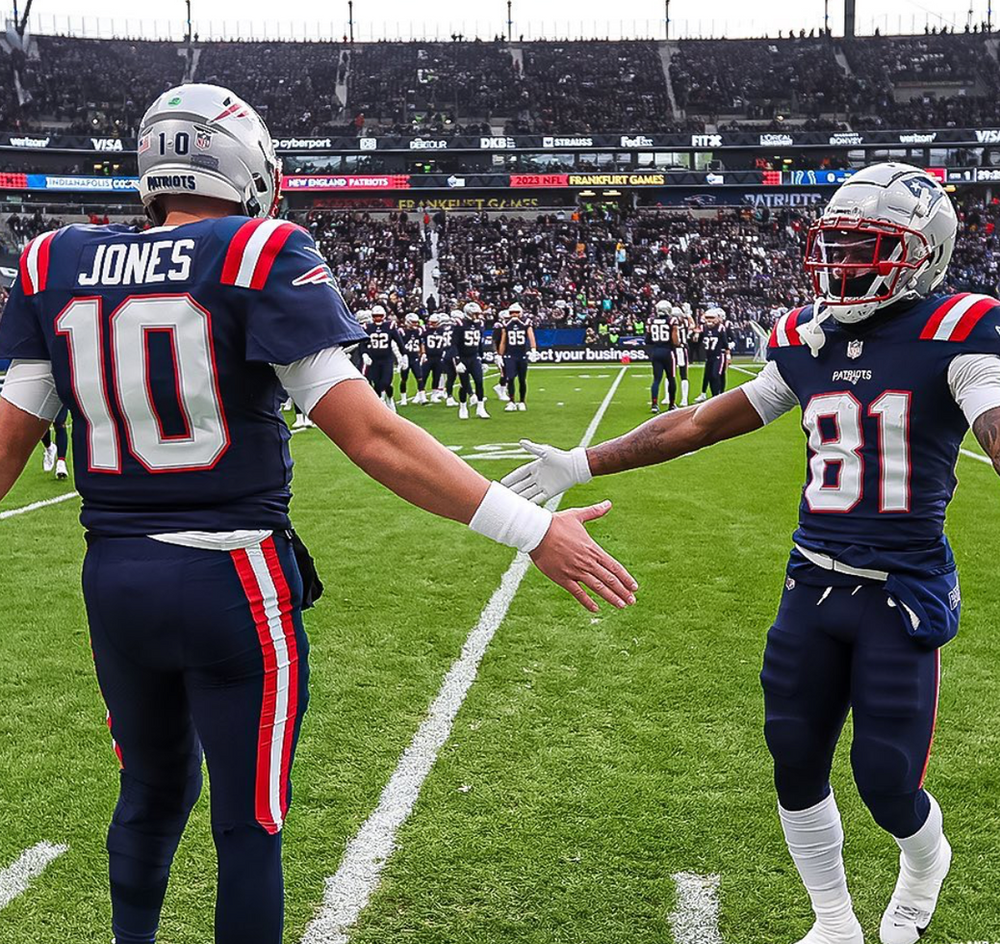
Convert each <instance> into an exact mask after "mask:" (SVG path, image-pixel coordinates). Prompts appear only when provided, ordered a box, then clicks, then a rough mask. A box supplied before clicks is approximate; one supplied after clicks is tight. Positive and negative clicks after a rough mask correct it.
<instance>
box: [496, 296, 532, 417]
mask: <svg viewBox="0 0 1000 944" xmlns="http://www.w3.org/2000/svg"><path fill="white" fill-rule="evenodd" d="M508 316H509V317H508V320H507V322H506V323H505V324H504V328H503V332H502V334H501V335H500V346H499V349H498V354H499V355H500V357H501V358H502V359H503V363H504V365H505V373H506V376H507V397H508V399H509V401H510V402H509V403H508V404H507V406H506V407H505V409H506V410H507V411H509V412H511V413H513V412H514V411H515V410H520V411H522V412H524V411H525V410H527V409H528V405H527V404H526V403H525V399H526V397H527V395H528V362H529V361H530V360H532V359H533V358H534V357H536V356H537V351H538V346H537V345H536V344H535V329H534V328H532V327H531V325H530V324H528V318H527V316H526V315H525V314H524V309H523V308H522V307H521V306H520V305H518V304H516V303H515V304H513V305H511V306H510V308H509V309H508ZM515 380H516V381H517V383H518V387H519V390H518V399H517V400H515V399H514V381H515Z"/></svg>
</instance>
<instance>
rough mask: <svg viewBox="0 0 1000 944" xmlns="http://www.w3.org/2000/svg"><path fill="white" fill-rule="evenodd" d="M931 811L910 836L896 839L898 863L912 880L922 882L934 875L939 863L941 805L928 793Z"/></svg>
mask: <svg viewBox="0 0 1000 944" xmlns="http://www.w3.org/2000/svg"><path fill="white" fill-rule="evenodd" d="M927 796H928V797H929V798H930V801H931V811H930V813H929V814H928V816H927V821H926V822H925V823H924V825H923V826H921V827H920V829H918V830H917V831H916V832H915V833H914V834H913V835H912V836H909V837H908V838H906V839H898V838H897V839H896V844H897V845H898V846H899V849H900V852H902V857H901V860H900V864H901V865H902V869H903V871H904V872H905V874H906V878H907V879H908V880H910V881H913V882H923V881H926V880H927V879H929V878H932V877H933V876H934V872H935V870H936V869H937V867H938V865H939V864H940V852H941V840H942V839H943V838H944V829H943V826H942V817H941V807H940V805H939V804H938V801H937V800H935V799H934V797H932V796H931V795H930V794H929V793H928V794H927Z"/></svg>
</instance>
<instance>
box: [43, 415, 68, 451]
mask: <svg viewBox="0 0 1000 944" xmlns="http://www.w3.org/2000/svg"><path fill="white" fill-rule="evenodd" d="M68 418H69V410H68V409H67V408H66V407H62V409H60V410H59V412H58V413H57V414H56V418H55V419H54V420H53V421H52V427H53V428H54V429H55V431H56V458H57V459H62V460H63V461H64V462H65V461H66V456H67V455H68V454H69V433H67V431H66V420H67V419H68ZM42 445H43V446H45V448H46V449H48V448H49V446H51V445H52V434H51V433H50V432H49V430H45V435H44V436H42Z"/></svg>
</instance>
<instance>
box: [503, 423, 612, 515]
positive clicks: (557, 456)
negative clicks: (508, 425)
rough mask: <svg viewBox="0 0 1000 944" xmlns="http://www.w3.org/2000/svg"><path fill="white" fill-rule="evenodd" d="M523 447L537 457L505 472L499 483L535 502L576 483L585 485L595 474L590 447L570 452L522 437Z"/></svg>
mask: <svg viewBox="0 0 1000 944" xmlns="http://www.w3.org/2000/svg"><path fill="white" fill-rule="evenodd" d="M521 448H522V449H524V450H526V451H527V452H530V453H531V454H532V455H535V456H538V458H537V459H535V461H534V462H529V463H528V464H527V465H522V466H521V467H520V468H519V469H515V470H514V471H513V472H510V473H509V474H507V475H505V476H504V477H503V478H502V479H501V480H500V484H501V485H506V486H507V488H509V489H510V490H511V491H512V492H514V494H516V495H520V496H521V497H522V498H527V499H528V500H529V501H533V502H534V503H535V504H536V505H542V504H544V503H545V502H547V501H548V500H549V499H550V498H555V496H556V495H561V494H562V493H563V492H565V491H566V490H567V489H570V488H572V487H573V486H574V485H585V484H586V483H587V482H589V481H590V480H591V479H592V478H593V475H592V474H591V471H590V464H589V463H588V462H587V450H586V449H584V448H583V447H582V446H581V447H577V448H576V449H570V450H569V452H567V451H566V450H564V449H556V447H555V446H540V445H538V443H533V442H532V441H531V440H530V439H522V440H521Z"/></svg>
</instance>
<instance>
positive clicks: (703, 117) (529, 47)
mask: <svg viewBox="0 0 1000 944" xmlns="http://www.w3.org/2000/svg"><path fill="white" fill-rule="evenodd" d="M664 54H666V55H667V56H668V58H669V63H670V64H669V75H670V85H671V87H672V90H673V93H674V97H675V99H676V102H677V105H678V108H679V109H680V111H679V112H678V113H676V114H675V113H674V110H673V108H672V106H671V100H670V94H669V91H668V83H667V77H666V75H665V74H664V69H663V55H664ZM192 74H193V78H194V79H195V80H196V81H209V82H216V83H219V84H223V85H227V86H229V87H232V88H235V89H238V90H239V91H240V93H241V94H242V95H244V96H245V97H246V98H247V99H248V100H249V101H250V102H251V103H252V104H254V105H255V106H256V107H258V108H259V109H260V110H261V112H262V113H263V114H264V115H265V117H267V118H268V119H269V121H270V123H271V127H272V130H273V131H274V133H275V134H276V135H278V136H282V135H292V134H294V135H311V136H322V135H331V134H357V135H367V134H371V133H373V131H375V130H377V131H378V133H382V134H386V133H399V134H424V135H451V134H455V133H467V134H480V133H483V134H485V133H493V132H494V131H498V130H503V131H504V132H506V133H528V132H543V133H551V132H563V133H567V134H587V133H592V132H598V131H601V132H617V131H621V132H631V133H634V132H657V131H660V132H668V131H700V130H704V128H705V126H706V124H716V125H718V124H720V123H723V124H724V125H725V126H726V127H739V126H743V125H745V124H746V123H748V122H751V123H753V124H754V126H755V127H759V126H761V123H766V122H771V121H777V120H781V121H789V120H792V121H795V122H798V123H800V124H801V123H803V122H806V123H807V124H806V125H805V126H806V127H814V128H817V129H819V128H823V129H825V128H831V129H834V128H840V127H846V126H850V127H852V128H853V127H857V128H862V127H900V126H908V127H919V126H923V127H940V126H942V125H944V126H947V125H957V124H964V125H984V124H993V123H996V122H997V121H998V120H1000V108H998V106H997V100H998V95H997V93H998V92H1000V77H998V75H1000V69H998V65H997V60H996V58H995V57H994V55H993V52H992V50H991V49H990V47H989V46H988V45H987V34H986V33H985V32H980V31H979V30H978V29H977V30H975V31H970V32H968V33H957V34H953V33H933V34H930V33H929V34H928V35H926V36H915V37H881V36H873V37H858V38H855V39H853V40H851V41H849V42H848V41H844V40H841V39H834V38H833V37H829V36H824V35H819V36H817V35H815V32H813V33H810V34H809V35H806V34H805V31H800V33H799V34H794V35H793V34H792V33H789V34H788V35H785V36H781V37H779V38H777V39H768V38H765V39H739V40H681V41H679V42H674V43H669V44H666V45H664V44H662V43H656V42H653V41H649V40H631V41H621V42H612V41H607V40H604V41H601V40H589V41H566V42H552V41H543V40H538V41H530V42H524V41H521V42H514V43H507V42H506V41H504V40H502V39H500V38H495V39H492V40H489V41H480V40H474V41H468V40H464V39H463V40H461V41H459V40H458V39H457V38H456V39H455V40H454V41H452V42H376V43H359V44H356V45H354V46H349V45H348V44H347V43H346V42H345V43H344V44H338V43H291V42H287V43H286V42H208V43H198V42H195V43H194V44H193V45H192V46H191V47H188V46H187V45H185V44H178V43H166V42H153V41H143V40H134V41H133V40H91V39H72V38H68V37H60V36H39V37H37V38H36V39H35V40H33V45H32V46H31V47H29V55H28V56H25V55H24V54H22V53H21V52H20V51H18V50H15V51H14V52H13V53H12V54H11V53H8V52H6V51H4V50H2V49H0V126H2V128H3V129H4V130H12V129H20V130H36V131H45V130H61V131H71V132H77V133H88V132H90V133H95V132H96V133H99V134H110V135H115V134H120V135H127V134H131V133H133V132H134V128H135V124H136V122H137V120H138V118H139V117H140V113H141V109H142V107H143V105H144V104H145V103H147V102H149V101H150V100H151V99H152V98H154V97H155V95H156V94H158V93H159V92H161V91H163V90H165V89H166V88H169V87H170V86H172V85H175V84H177V83H179V82H180V81H181V80H182V79H183V78H184V77H185V76H186V75H188V76H191V75H192ZM914 95H916V98H913V96H914Z"/></svg>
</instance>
